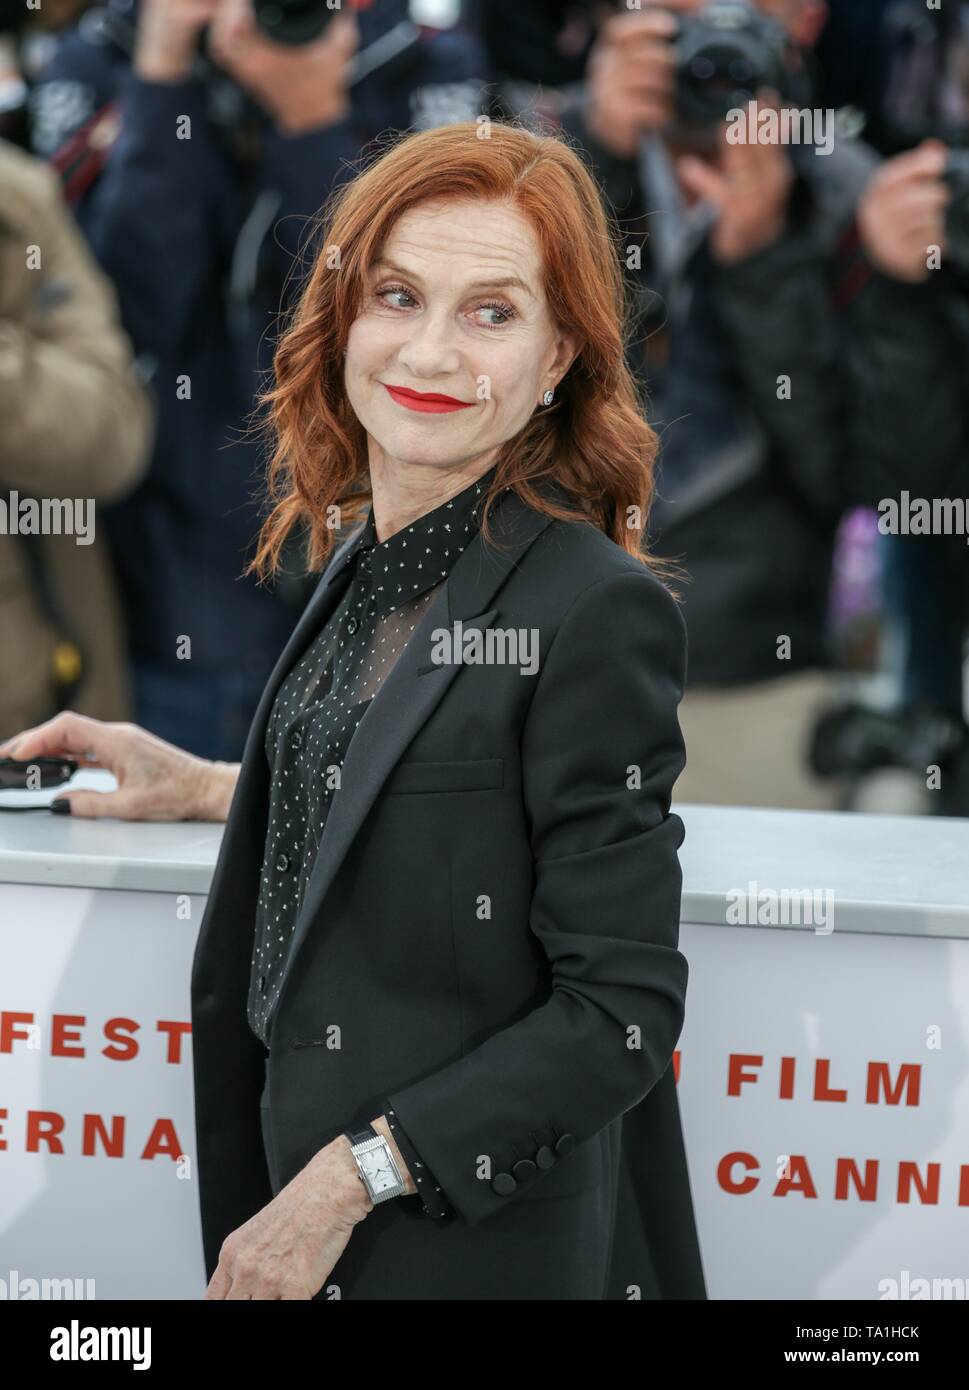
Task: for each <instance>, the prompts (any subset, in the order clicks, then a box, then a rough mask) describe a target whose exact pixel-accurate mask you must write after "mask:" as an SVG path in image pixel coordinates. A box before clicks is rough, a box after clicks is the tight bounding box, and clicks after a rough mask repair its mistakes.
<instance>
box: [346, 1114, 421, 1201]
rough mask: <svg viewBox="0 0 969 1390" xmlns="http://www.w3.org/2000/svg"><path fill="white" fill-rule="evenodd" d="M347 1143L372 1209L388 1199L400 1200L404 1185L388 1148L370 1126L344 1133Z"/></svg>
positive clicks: (404, 1190)
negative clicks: (372, 1206)
mask: <svg viewBox="0 0 969 1390" xmlns="http://www.w3.org/2000/svg"><path fill="white" fill-rule="evenodd" d="M344 1134H345V1135H346V1136H347V1138H348V1139H349V1140H350V1152H351V1153H352V1154H353V1157H354V1158H355V1159H356V1163H357V1168H358V1169H359V1172H360V1176H361V1178H362V1179H363V1181H364V1183H365V1184H366V1188H367V1191H368V1192H369V1193H370V1200H371V1201H372V1202H373V1204H374V1206H376V1205H377V1203H378V1202H386V1201H388V1199H389V1198H391V1197H400V1196H402V1195H403V1194H404V1193H405V1192H406V1191H407V1185H406V1183H405V1182H404V1179H403V1177H402V1176H401V1172H400V1169H399V1168H398V1167H397V1164H396V1163H395V1162H394V1155H393V1153H392V1152H391V1148H390V1145H389V1144H388V1143H387V1140H386V1139H385V1138H384V1136H383V1135H382V1134H378V1133H377V1131H376V1130H375V1129H374V1127H373V1125H362V1126H361V1127H360V1128H359V1129H347V1130H344Z"/></svg>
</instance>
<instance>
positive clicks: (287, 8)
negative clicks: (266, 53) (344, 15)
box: [252, 0, 338, 44]
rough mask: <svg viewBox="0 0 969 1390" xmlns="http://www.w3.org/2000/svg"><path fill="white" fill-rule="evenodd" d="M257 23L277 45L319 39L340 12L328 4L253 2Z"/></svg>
mask: <svg viewBox="0 0 969 1390" xmlns="http://www.w3.org/2000/svg"><path fill="white" fill-rule="evenodd" d="M252 10H253V15H254V16H255V20H256V23H257V24H258V25H259V27H260V28H261V29H262V30H263V32H264V33H266V34H268V36H269V37H270V38H271V39H275V40H276V42H277V43H292V44H300V43H310V42H311V41H312V40H313V39H318V38H319V37H320V35H321V34H322V33H323V31H324V30H325V29H326V26H327V25H328V24H329V22H330V20H331V19H332V18H333V16H334V14H336V13H338V11H337V10H334V9H332V8H331V7H330V6H329V5H328V4H327V0H253V5H252Z"/></svg>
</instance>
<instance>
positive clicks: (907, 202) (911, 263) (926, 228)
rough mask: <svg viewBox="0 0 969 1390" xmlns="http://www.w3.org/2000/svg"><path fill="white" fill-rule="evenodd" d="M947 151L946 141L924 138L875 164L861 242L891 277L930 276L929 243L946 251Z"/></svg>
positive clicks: (862, 205) (861, 217)
mask: <svg viewBox="0 0 969 1390" xmlns="http://www.w3.org/2000/svg"><path fill="white" fill-rule="evenodd" d="M947 153H948V151H947V150H946V147H945V145H943V144H942V142H941V140H923V141H922V144H921V145H919V146H917V148H916V149H914V150H908V151H907V152H906V153H905V154H900V155H896V157H895V158H894V159H889V160H886V162H885V163H884V164H882V165H881V166H880V167H879V168H878V169H876V170H875V172H874V174H873V175H872V176H871V178H870V179H869V181H868V185H867V187H866V188H865V191H864V193H863V194H862V196H861V201H860V202H859V204H858V233H859V235H860V237H861V241H862V245H863V246H864V248H865V253H866V255H867V256H868V259H869V260H870V261H871V263H872V265H873V266H874V267H875V268H876V270H880V271H881V272H882V274H883V275H887V276H888V277H889V278H890V279H892V280H902V281H907V282H909V283H910V284H917V283H918V282H919V281H921V280H927V279H928V277H929V265H928V260H929V248H930V247H931V246H938V247H939V250H940V251H941V252H942V253H943V255H944V254H945V251H946V241H945V210H946V206H947V204H948V202H949V189H948V187H947V186H946V184H945V183H944V182H943V179H942V175H943V172H944V170H945V162H946V156H947Z"/></svg>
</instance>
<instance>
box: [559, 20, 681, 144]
mask: <svg viewBox="0 0 969 1390" xmlns="http://www.w3.org/2000/svg"><path fill="white" fill-rule="evenodd" d="M692 8H693V0H669V3H667V4H666V5H664V7H663V8H662V9H659V8H657V9H644V10H642V11H640V12H637V13H633V12H630V13H628V14H617V15H614V16H612V17H611V18H609V19H607V20H606V21H605V23H604V24H603V25H602V28H601V29H600V31H599V36H598V38H597V39H596V42H595V45H594V46H593V49H592V52H591V53H590V55H589V66H588V79H587V85H588V100H587V104H586V117H585V122H586V128H587V129H588V132H589V134H590V135H591V136H592V137H593V139H594V140H597V141H598V143H599V144H600V145H602V147H603V148H604V149H606V150H609V152H610V153H611V154H615V155H619V156H620V157H621V158H623V159H631V158H632V157H633V156H634V155H635V153H636V150H637V147H638V145H639V140H640V137H641V136H642V135H643V134H645V133H646V132H648V131H651V130H662V129H663V128H664V127H665V126H667V125H668V124H669V123H670V120H671V119H672V116H673V95H674V87H675V73H674V57H673V49H672V40H673V38H674V37H675V35H676V32H677V19H676V14H675V13H671V12H675V11H684V12H685V11H686V10H689V9H692Z"/></svg>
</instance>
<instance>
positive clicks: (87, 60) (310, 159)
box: [31, 0, 485, 683]
mask: <svg viewBox="0 0 969 1390" xmlns="http://www.w3.org/2000/svg"><path fill="white" fill-rule="evenodd" d="M406 12H407V6H406V0H376V3H374V4H373V5H372V6H371V7H370V8H369V9H366V10H363V11H361V12H360V13H359V15H358V23H359V27H360V35H361V40H360V48H361V50H363V49H365V48H366V47H367V46H368V45H369V44H371V43H373V42H374V40H375V39H377V38H378V37H380V36H381V35H382V34H385V33H386V32H387V31H388V30H390V29H391V28H393V27H394V26H395V25H396V24H398V23H399V22H400V21H402V20H405V19H406ZM131 16H132V6H131V5H130V4H125V3H124V0H116V3H115V4H114V5H108V6H105V7H102V8H101V9H98V10H94V11H91V12H89V14H88V15H86V16H85V17H84V19H83V20H82V21H81V23H80V24H79V25H78V26H77V27H76V28H75V29H72V30H71V31H70V32H69V33H68V34H67V35H66V36H65V37H64V39H63V40H62V42H61V43H60V45H59V47H58V49H57V50H56V52H55V54H54V56H53V58H52V60H51V62H50V63H49V64H48V66H47V67H46V68H45V70H44V72H43V73H42V75H41V77H40V80H39V81H38V84H37V86H36V87H35V89H34V91H33V94H32V99H31V107H32V119H33V130H34V133H33V143H34V148H35V150H36V152H37V153H39V154H42V155H43V156H45V157H47V158H49V159H51V160H52V161H53V162H54V163H55V165H56V166H57V167H58V168H59V169H60V171H61V176H62V181H63V187H64V192H65V196H66V197H67V199H68V201H69V202H70V203H71V204H72V206H73V208H74V211H75V213H76V216H77V218H78V220H79V222H80V224H81V226H82V228H83V230H84V231H85V233H86V235H87V237H88V240H89V242H90V244H91V246H92V248H93V250H94V253H95V255H96V256H97V258H98V260H99V261H100V263H101V264H102V265H103V266H104V268H105V269H106V270H107V272H108V273H109V275H110V276H111V277H112V279H113V281H114V283H115V286H116V288H117V290H118V294H119V298H120V303H121V312H122V318H123V322H124V326H125V328H126V329H127V331H128V333H129V334H130V336H131V339H132V342H133V345H134V349H135V352H136V354H138V362H139V366H140V368H141V370H142V373H143V375H144V377H145V379H146V380H148V381H150V383H151V387H152V388H153V390H154V392H155V394H156V396H157V403H158V433H157V441H156V447H155V450H154V456H153V461H152V465H151V468H150V471H149V474H148V476H147V478H146V480H145V482H144V484H143V485H142V486H141V487H140V488H139V490H138V491H137V492H136V493H135V494H134V495H133V496H132V497H131V498H130V500H128V501H126V502H125V503H123V504H122V505H120V506H118V507H115V508H111V509H110V510H109V509H105V512H104V514H103V515H104V520H105V525H106V528H107V530H108V532H109V535H110V538H111V541H112V547H113V550H114V554H115V559H116V564H117V567H118V571H119V579H120V581H121V585H122V588H123V591H124V595H125V602H126V607H127V617H128V628H129V635H130V644H131V651H132V655H133V656H134V657H135V658H142V659H147V660H152V661H156V662H159V663H162V664H164V665H167V666H169V667H170V668H171V669H172V670H173V671H174V670H180V671H181V672H183V673H184V672H185V670H186V665H185V662H184V660H179V659H178V658H177V656H176V647H177V643H178V641H179V638H180V637H184V636H189V637H190V638H191V656H192V662H193V664H194V669H196V670H200V671H206V672H218V671H224V670H226V669H227V668H228V667H231V668H232V669H235V670H238V671H242V672H245V674H246V675H248V676H250V677H251V678H252V680H253V682H255V683H261V681H262V680H264V678H265V676H266V675H268V672H269V670H270V669H271V667H272V665H273V663H274V661H275V659H276V657H277V656H278V654H279V651H280V650H281V648H282V646H283V644H284V642H285V640H286V638H287V636H288V635H289V632H290V631H291V629H292V627H293V624H294V622H295V620H296V618H297V616H298V613H299V611H300V609H301V607H302V604H303V603H304V602H305V599H306V596H307V594H308V592H309V588H310V587H311V586H308V585H306V584H304V583H300V582H298V581H297V582H295V583H292V584H290V585H286V584H277V585H276V586H275V587H274V588H272V589H270V588H269V587H265V586H259V585H257V584H256V582H255V581H254V580H252V579H241V578H240V577H239V576H240V574H241V570H242V568H243V566H244V564H245V562H246V560H247V559H248V558H249V557H250V556H251V554H252V553H253V542H254V539H255V535H256V532H257V530H258V526H259V519H260V503H261V495H262V494H261V486H262V478H263V475H264V470H265V463H266V456H265V450H264V448H263V447H261V446H260V445H259V444H258V442H256V441H253V440H251V439H247V440H241V439H240V433H241V430H242V429H243V428H244V427H245V425H246V423H247V422H251V420H252V416H251V412H252V410H253V406H254V395H255V392H256V391H257V390H258V389H259V387H260V386H262V385H264V384H265V382H264V379H263V378H262V377H261V375H260V374H261V373H263V372H266V371H268V370H269V369H270V368H271V363H272V352H273V347H274V324H275V320H276V316H277V315H278V313H279V311H280V310H281V309H284V308H285V307H286V305H287V304H288V303H289V302H290V301H291V299H292V297H293V295H294V294H295V293H296V291H297V289H298V286H299V279H300V277H299V273H298V267H297V266H296V263H295V261H294V256H295V255H296V253H297V251H298V249H299V246H300V240H301V235H302V234H304V233H305V230H306V227H305V219H306V218H307V217H308V216H311V215H312V214H313V213H315V212H316V211H317V209H318V208H319V206H320V205H321V203H322V202H323V201H324V198H325V197H326V195H327V193H328V192H329V190H330V189H331V187H332V186H333V185H334V183H335V182H337V181H340V180H342V179H345V178H346V177H348V176H349V175H351V174H352V173H353V168H352V165H353V161H355V160H356V159H357V158H358V156H359V154H360V152H361V148H362V146H363V145H364V144H366V142H367V141H369V140H370V139H372V138H373V137H374V136H375V135H377V134H379V133H380V132H382V131H386V130H388V129H391V128H395V129H406V128H408V127H410V126H412V125H436V124H444V123H447V121H449V120H456V119H469V118H472V117H473V116H474V115H475V114H477V112H478V111H479V110H480V109H482V102H483V99H484V73H485V66H484V58H483V56H482V55H481V53H480V50H479V46H478V43H477V40H476V39H474V38H473V37H472V36H471V35H470V34H468V33H466V32H464V31H460V30H452V31H447V32H436V31H430V30H422V31H420V35H419V38H418V41H417V42H416V43H415V44H414V45H413V46H412V47H411V49H410V50H409V51H408V52H407V53H405V54H404V55H403V57H402V59H401V60H399V61H398V63H397V64H395V65H394V66H393V67H385V68H383V69H378V70H376V71H375V72H373V73H371V75H370V76H368V77H364V78H363V79H362V80H361V81H360V82H359V83H358V84H357V85H356V86H355V87H354V88H353V89H352V108H353V109H352V113H351V116H350V117H349V118H348V119H347V120H344V121H340V122H338V123H336V124H334V125H331V126H328V127H325V128H321V129H318V130H314V131H311V132H309V133H306V134H303V135H298V136H284V135H281V134H280V133H279V132H277V131H276V129H275V127H274V125H273V123H272V121H271V119H270V117H269V116H268V115H266V114H265V113H264V112H262V111H261V109H260V108H258V107H257V106H256V105H255V104H254V103H253V102H252V101H251V100H249V99H248V98H241V100H242V103H243V108H244V111H245V112H246V113H247V116H248V118H249V119H250V120H251V121H252V124H253V128H254V130H255V132H256V153H255V156H254V158H252V159H251V161H250V162H249V163H247V164H246V165H243V164H242V163H241V162H240V160H239V159H238V158H237V157H236V155H235V153H234V150H235V145H236V139H237V136H236V131H237V128H238V127H237V122H236V121H235V120H234V119H232V118H231V117H230V120H229V122H228V123H227V124H226V123H220V122H219V121H218V120H216V119H214V116H215V108H214V106H213V103H215V102H217V101H220V100H221V101H224V100H226V99H227V98H229V99H231V98H233V97H235V98H236V99H238V92H237V90H236V89H235V88H234V87H232V86H231V84H229V83H228V82H227V81H226V80H225V79H223V78H221V76H219V75H217V76H218V81H217V82H216V83H213V82H212V81H209V80H206V79H205V75H204V73H203V72H202V71H201V70H200V71H199V72H196V73H193V76H192V77H190V78H189V79H188V80H187V81H185V82H179V83H170V84H168V83H166V84H162V83H152V82H146V81H144V80H142V79H141V78H140V77H138V76H137V75H136V74H135V73H134V72H133V70H132V68H131V62H130V40H131V38H133V27H132V18H131ZM126 50H128V51H126ZM199 66H200V69H201V68H202V66H203V65H202V64H200V65H199ZM186 116H188V117H190V118H191V138H189V139H185V138H178V137H177V134H176V132H177V129H178V126H177V123H178V122H179V121H182V128H183V129H184V117H186ZM304 262H305V268H307V269H308V266H309V257H304ZM189 669H191V668H189Z"/></svg>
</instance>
